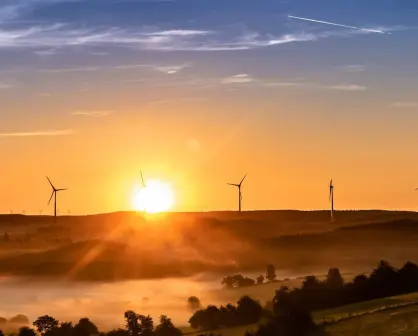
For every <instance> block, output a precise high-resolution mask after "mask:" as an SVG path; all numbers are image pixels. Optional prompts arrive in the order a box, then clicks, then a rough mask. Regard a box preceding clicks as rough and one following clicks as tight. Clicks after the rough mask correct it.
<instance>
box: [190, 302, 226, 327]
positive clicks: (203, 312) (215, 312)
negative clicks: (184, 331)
mask: <svg viewBox="0 0 418 336" xmlns="http://www.w3.org/2000/svg"><path fill="white" fill-rule="evenodd" d="M189 323H190V326H191V327H192V328H193V329H199V328H200V329H203V330H213V329H216V328H218V327H219V309H218V307H216V306H213V305H209V306H208V307H207V308H206V309H200V310H198V311H196V312H195V313H194V314H193V315H192V317H190V319H189Z"/></svg>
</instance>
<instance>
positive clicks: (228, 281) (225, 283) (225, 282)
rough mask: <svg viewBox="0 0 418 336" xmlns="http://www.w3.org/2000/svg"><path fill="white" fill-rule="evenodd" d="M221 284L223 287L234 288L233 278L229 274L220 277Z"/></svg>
mask: <svg viewBox="0 0 418 336" xmlns="http://www.w3.org/2000/svg"><path fill="white" fill-rule="evenodd" d="M221 284H222V285H223V286H224V287H225V288H229V289H230V288H234V279H233V278H232V277H231V276H227V277H225V278H223V279H222V282H221Z"/></svg>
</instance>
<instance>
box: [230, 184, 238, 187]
mask: <svg viewBox="0 0 418 336" xmlns="http://www.w3.org/2000/svg"><path fill="white" fill-rule="evenodd" d="M227 184H228V185H231V186H234V187H239V184H233V183H227Z"/></svg>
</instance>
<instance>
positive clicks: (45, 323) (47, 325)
mask: <svg viewBox="0 0 418 336" xmlns="http://www.w3.org/2000/svg"><path fill="white" fill-rule="evenodd" d="M58 324H59V322H58V320H56V319H54V318H53V317H51V316H49V315H43V316H40V317H38V318H37V319H36V321H35V322H33V325H34V326H35V327H36V330H37V331H38V333H40V334H41V335H46V334H47V333H49V332H52V330H54V329H55V328H57V327H58Z"/></svg>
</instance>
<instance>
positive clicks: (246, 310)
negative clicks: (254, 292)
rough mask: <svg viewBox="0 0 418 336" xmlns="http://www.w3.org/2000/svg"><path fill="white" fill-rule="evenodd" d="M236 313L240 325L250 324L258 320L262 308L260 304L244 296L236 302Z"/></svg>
mask: <svg viewBox="0 0 418 336" xmlns="http://www.w3.org/2000/svg"><path fill="white" fill-rule="evenodd" d="M237 313H238V318H239V320H240V322H241V323H242V324H251V323H255V322H258V321H259V320H260V318H261V315H262V313H263V307H261V304H260V302H258V301H256V300H253V299H252V298H250V297H249V296H248V295H245V296H243V297H242V298H240V299H239V300H238V302H237Z"/></svg>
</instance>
